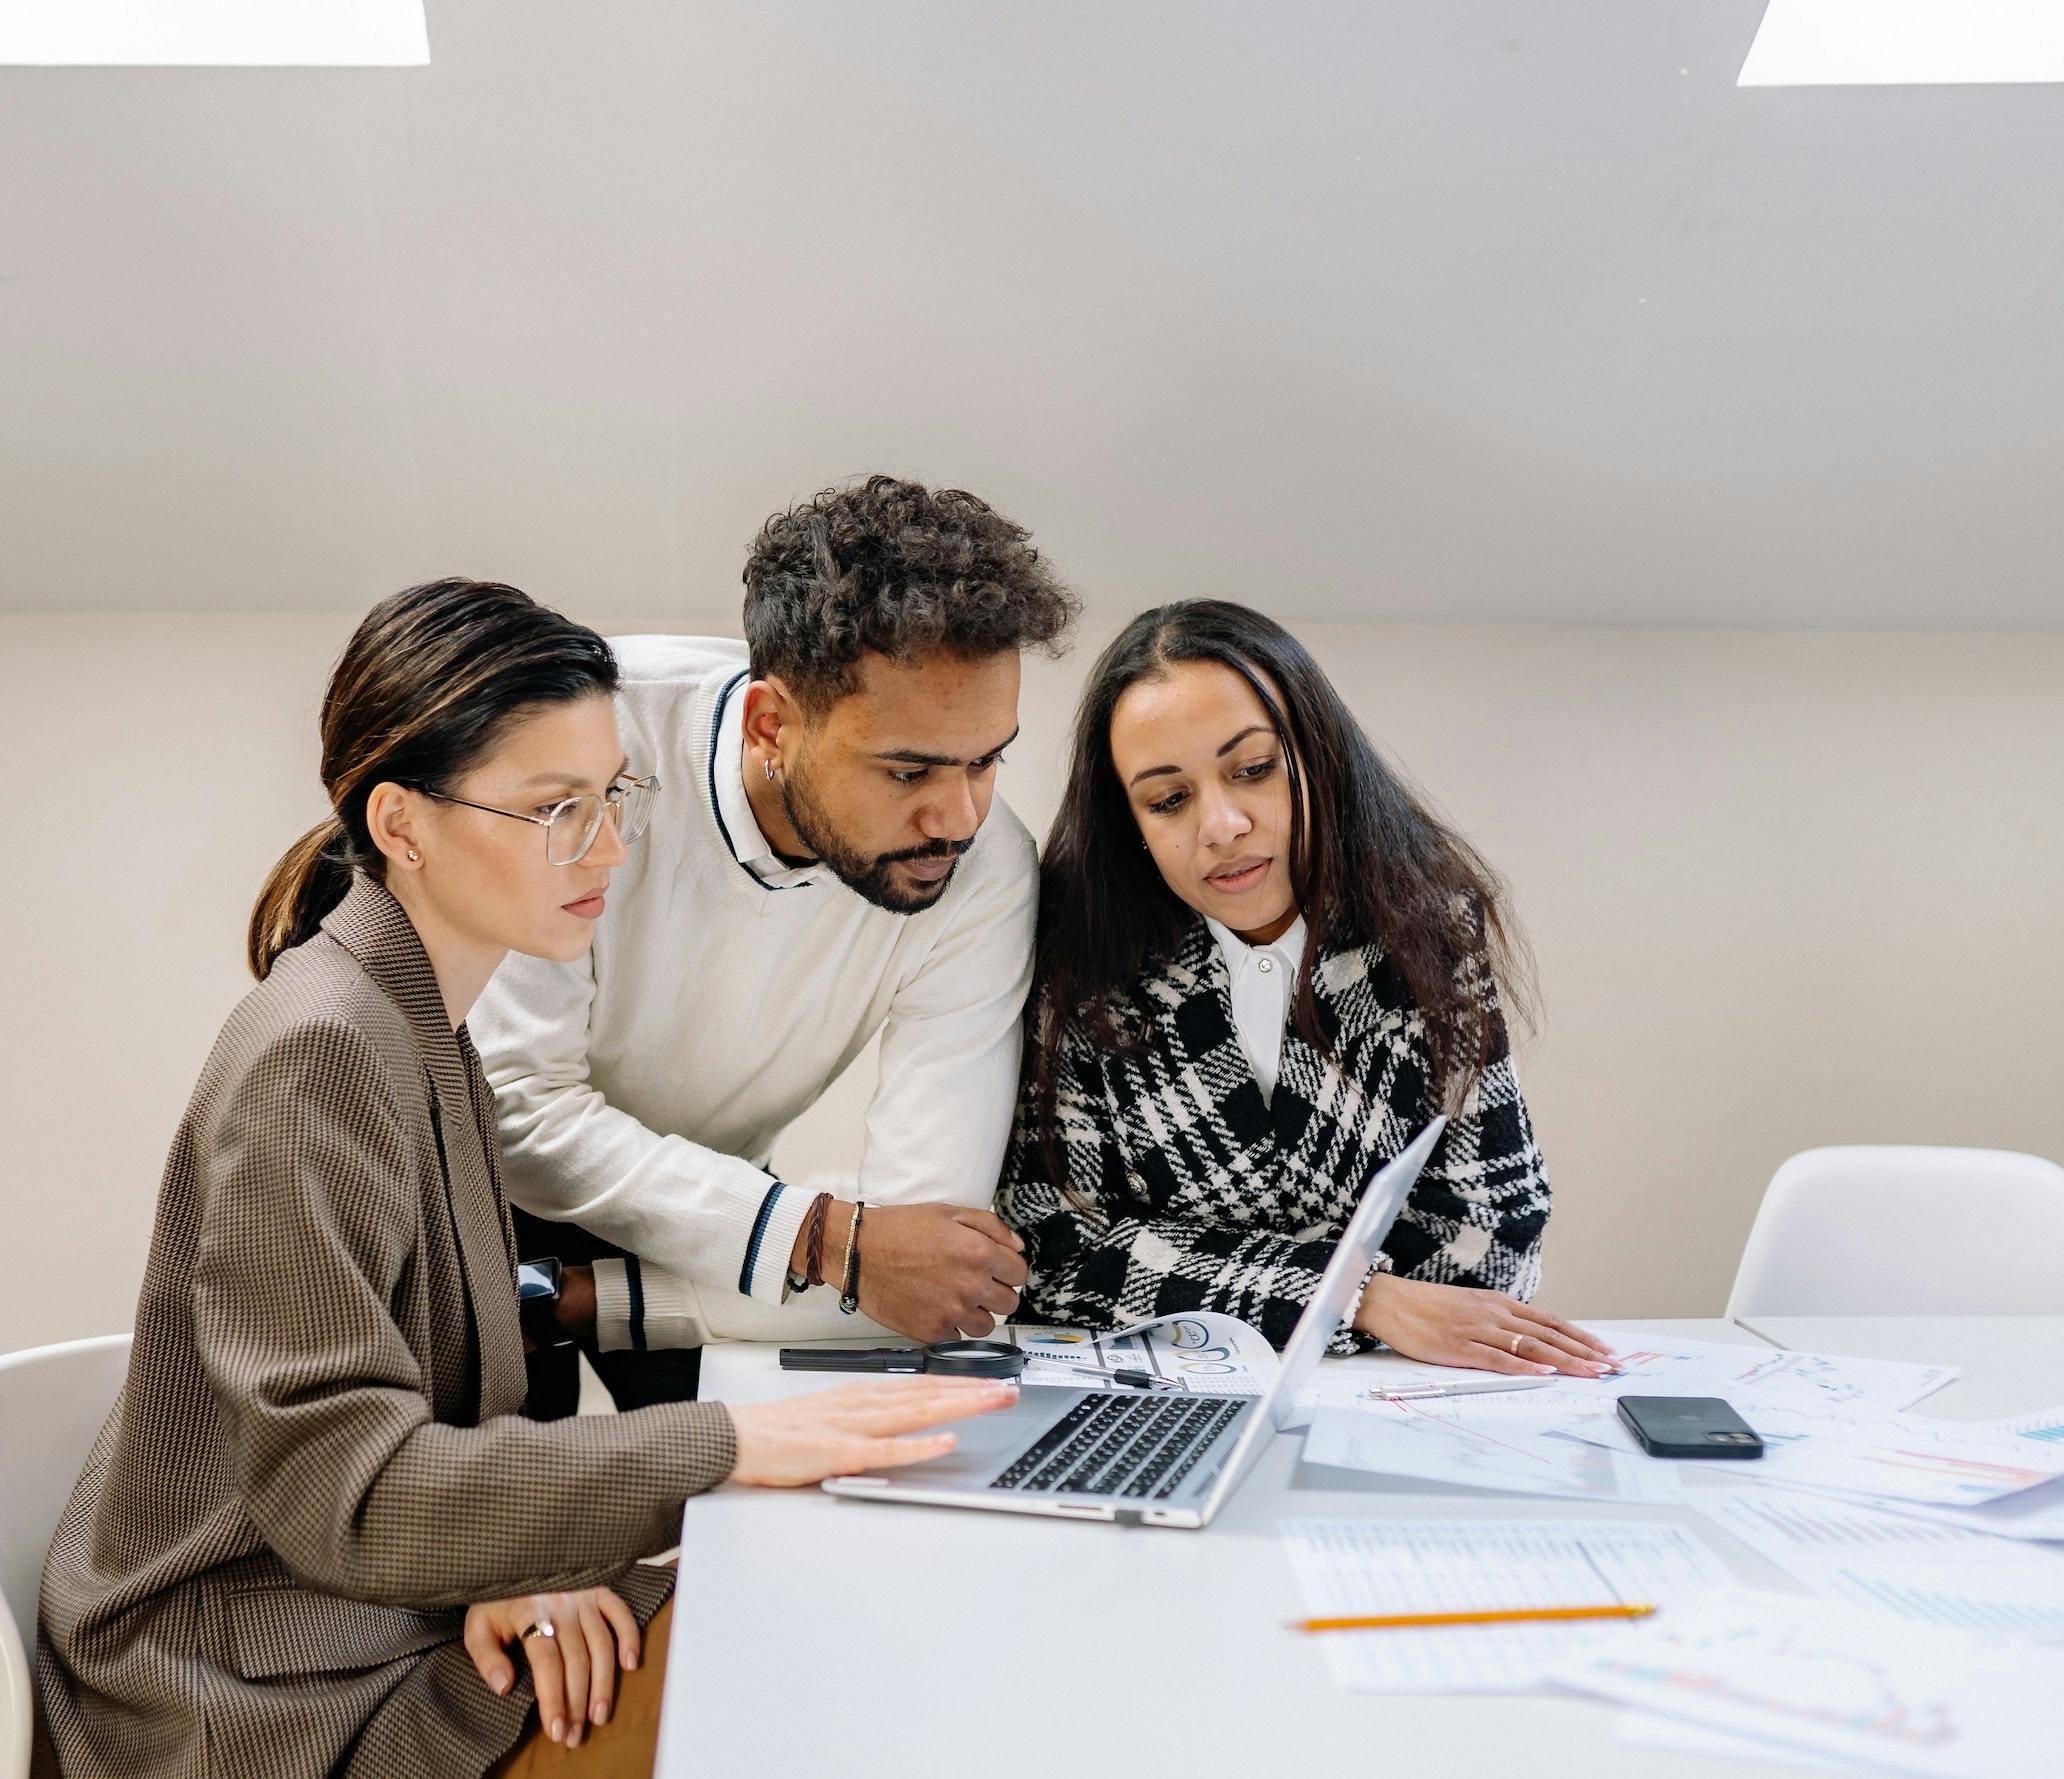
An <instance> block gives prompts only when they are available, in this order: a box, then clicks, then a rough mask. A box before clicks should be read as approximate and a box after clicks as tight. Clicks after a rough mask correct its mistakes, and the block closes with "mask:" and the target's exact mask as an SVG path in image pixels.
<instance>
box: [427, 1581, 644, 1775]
mask: <svg viewBox="0 0 2064 1779" xmlns="http://www.w3.org/2000/svg"><path fill="white" fill-rule="evenodd" d="M545 1627H550V1628H549V1630H547V1629H546V1628H545ZM511 1644H514V1645H516V1646H517V1647H519V1648H520V1649H521V1650H522V1651H523V1657H524V1660H526V1661H527V1662H529V1664H530V1677H531V1682H532V1684H533V1686H534V1688H535V1690H536V1692H537V1707H538V1721H539V1722H540V1723H542V1724H543V1725H544V1726H545V1734H546V1735H548V1736H550V1737H551V1738H552V1740H553V1741H555V1742H563V1743H565V1744H566V1746H567V1747H569V1748H578V1747H579V1746H580V1743H581V1738H582V1737H583V1736H584V1735H585V1734H586V1733H587V1727H588V1725H589V1724H591V1723H597V1724H600V1723H607V1722H608V1721H609V1712H610V1708H611V1707H612V1706H613V1705H614V1704H615V1703H616V1670H617V1667H618V1665H619V1664H621V1665H622V1666H623V1667H626V1668H635V1667H636V1666H637V1665H638V1649H639V1634H638V1619H637V1615H636V1614H635V1613H633V1612H632V1611H631V1609H630V1607H628V1606H626V1605H625V1604H624V1602H623V1600H622V1599H621V1598H620V1597H619V1596H618V1595H617V1594H616V1593H615V1592H613V1591H612V1590H611V1589H609V1588H582V1589H580V1590H578V1591H577V1592H574V1593H570V1594H520V1595H518V1596H516V1597H515V1598H514V1599H510V1600H484V1601H482V1602H481V1603H480V1604H479V1605H478V1606H471V1607H468V1608H467V1610H466V1653H467V1654H468V1655H470V1656H471V1657H472V1658H473V1666H474V1667H476V1668H477V1669H479V1670H480V1678H481V1679H482V1680H484V1681H486V1682H487V1686H488V1689H489V1691H491V1692H494V1693H497V1694H501V1693H506V1692H507V1691H508V1690H509V1688H510V1687H512V1686H514V1685H515V1684H516V1669H515V1666H514V1664H513V1663H512V1662H511V1660H510V1658H509V1655H508V1649H509V1646H510V1645H511Z"/></svg>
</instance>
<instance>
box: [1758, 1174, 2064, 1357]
mask: <svg viewBox="0 0 2064 1779" xmlns="http://www.w3.org/2000/svg"><path fill="white" fill-rule="evenodd" d="M1727 1313H1728V1315H1729V1316H1757V1315H1762V1316H2056V1315H2064V1167H2059V1166H2058V1165H2057V1164H2056V1163H2055V1162H2053V1161H2044V1160H2043V1159H2042V1158H2041V1157H2040V1156H2037V1155H2019V1154H2016V1153H2015V1152H2014V1151H2012V1150H2010V1149H1933V1148H1919V1147H1916V1148H1891V1147H1852V1148H1839V1149H1807V1150H1803V1151H1801V1152H1800V1153H1799V1154H1797V1155H1794V1156H1793V1157H1792V1158H1791V1160H1789V1161H1787V1162H1786V1163H1785V1164H1784V1165H1783V1166H1782V1167H1781V1168H1779V1169H1778V1170H1777V1172H1776V1173H1775V1174H1773V1175H1772V1176H1771V1180H1770V1185H1769V1187H1768V1188H1767V1189H1766V1190H1765V1192H1764V1194H1763V1204H1762V1208H1761V1209H1759V1210H1758V1211H1757V1213H1756V1225H1755V1227H1754V1228H1753V1229H1751V1230H1750V1231H1749V1240H1748V1245H1747V1246H1746V1247H1745V1248H1744V1249H1743V1250H1742V1258H1741V1266H1740V1268H1739V1270H1737V1271H1736V1273H1735V1275H1734V1291H1733V1293H1732V1294H1731V1295H1730V1296H1729V1298H1728V1300H1727Z"/></svg>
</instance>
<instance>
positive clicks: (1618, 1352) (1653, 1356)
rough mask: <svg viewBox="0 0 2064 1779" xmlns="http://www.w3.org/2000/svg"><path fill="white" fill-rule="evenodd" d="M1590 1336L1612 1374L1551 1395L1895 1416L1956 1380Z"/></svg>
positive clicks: (1700, 1345) (1766, 1350)
mask: <svg viewBox="0 0 2064 1779" xmlns="http://www.w3.org/2000/svg"><path fill="white" fill-rule="evenodd" d="M1591 1332H1592V1333H1593V1334H1595V1335H1597V1336H1598V1338H1599V1339H1600V1340H1602V1341H1604V1342H1605V1343H1606V1344H1607V1345H1608V1346H1610V1347H1611V1348H1612V1349H1613V1354H1614V1358H1615V1361H1616V1363H1617V1365H1618V1367H1619V1369H1618V1370H1616V1371H1614V1372H1612V1373H1610V1374H1608V1375H1607V1376H1605V1377H1602V1378H1598V1379H1596V1380H1587V1379H1582V1378H1558V1379H1557V1380H1556V1383H1557V1386H1558V1388H1560V1387H1567V1388H1569V1389H1573V1390H1587V1391H1594V1392H1597V1393H1598V1394H1601V1395H1605V1396H1610V1397H1614V1398H1618V1397H1621V1396H1723V1397H1725V1398H1726V1399H1727V1400H1728V1401H1729V1402H1731V1403H1733V1404H1734V1405H1735V1407H1736V1408H1738V1409H1739V1408H1744V1405H1745V1404H1748V1403H1754V1404H1756V1405H1757V1406H1758V1407H1759V1408H1790V1409H1797V1410H1799V1411H1800V1412H1801V1413H1805V1414H1823V1413H1826V1412H1828V1411H1830V1410H1833V1411H1835V1412H1837V1413H1841V1414H1851V1415H1855V1414H1895V1413H1897V1412H1898V1411H1899V1410H1900V1409H1903V1408H1911V1407H1912V1406H1913V1405H1914V1404H1915V1403H1916V1402H1919V1401H1920V1400H1921V1399H1922V1398H1923V1397H1926V1396H1932V1395H1933V1394H1934V1393H1935V1392H1936V1391H1937V1390H1939V1389H1941V1388H1942V1386H1943V1385H1944V1384H1947V1383H1950V1382H1952V1381H1954V1379H1955V1378H1956V1375H1957V1368H1956V1367H1955V1366H1954V1365H1910V1364H1907V1363H1906V1362H1905V1361H1903V1360H1897V1359H1844V1358H1840V1357H1838V1356H1836V1355H1835V1354H1832V1353H1792V1352H1779V1351H1777V1350H1775V1349H1773V1348H1770V1347H1744V1346H1729V1345H1727V1344H1726V1343H1724V1342H1721V1341H1711V1340H1690V1339H1686V1338H1682V1337H1679V1336H1676V1335H1655V1334H1641V1333H1637V1332H1635V1331H1633V1330H1631V1329H1622V1328H1609V1327H1607V1328H1593V1329H1592V1330H1591Z"/></svg>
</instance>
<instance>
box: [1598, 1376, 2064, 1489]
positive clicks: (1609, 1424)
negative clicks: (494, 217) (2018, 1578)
mask: <svg viewBox="0 0 2064 1779" xmlns="http://www.w3.org/2000/svg"><path fill="white" fill-rule="evenodd" d="M1735 1406H1736V1407H1737V1408H1738V1409H1739V1410H1740V1411H1741V1414H1742V1417H1743V1419H1745V1420H1746V1421H1747V1422H1748V1423H1749V1425H1750V1426H1751V1427H1753V1428H1755V1430H1756V1431H1757V1432H1758V1433H1760V1434H1761V1435H1762V1436H1763V1445H1764V1451H1763V1456H1762V1457H1761V1458H1755V1459H1749V1460H1745V1461H1740V1462H1734V1463H1728V1464H1724V1465H1723V1464H1719V1463H1715V1462H1712V1461H1710V1460H1698V1459H1686V1460H1683V1461H1681V1462H1677V1463H1670V1464H1667V1465H1665V1466H1664V1467H1665V1468H1668V1469H1672V1470H1677V1471H1684V1470H1687V1469H1696V1470H1698V1471H1700V1472H1703V1473H1705V1479H1706V1480H1708V1481H1710V1482H1713V1483H1737V1482H1739V1483H1775V1484H1778V1485H1780V1486H1785V1487H1797V1488H1816V1489H1825V1490H1833V1491H1839V1492H1841V1493H1842V1494H1844V1495H1846V1496H1850V1497H1854V1498H1856V1499H1860V1500H1866V1501H1883V1502H1885V1503H1886V1504H1887V1505H1888V1506H1889V1505H1891V1504H1892V1503H1894V1502H1916V1503H1921V1504H1924V1505H1932V1506H1936V1507H1960V1508H1974V1507H1978V1506H1980V1505H1981V1504H1984V1503H1989V1502H1996V1501H1998V1500H2000V1499H2001V1498H2002V1497H2005V1496H2011V1495H2014V1494H2016V1493H2018V1492H2019V1491H2021V1490H2024V1489H2035V1488H2039V1487H2041V1486H2042V1485H2043V1484H2045V1483H2048V1482H2051V1481H2052V1480H2053V1479H2055V1478H2057V1477H2059V1476H2064V1442H2042V1441H2033V1440H2023V1439H2019V1438H2017V1436H2015V1435H2014V1434H2012V1433H2007V1432H2003V1431H2001V1430H2000V1429H1999V1428H1998V1427H1995V1426H1983V1425H1974V1424H1971V1423H1968V1422H1962V1421H1938V1420H1931V1419H1927V1418H1924V1417H1922V1416H1919V1415H1898V1414H1883V1415H1861V1414H1836V1413H1834V1412H1832V1411H1824V1412H1822V1413H1819V1414H1807V1413H1803V1412H1801V1411H1800V1410H1798V1409H1790V1408H1771V1407H1769V1406H1767V1405H1765V1404H1762V1403H1758V1402H1753V1401H1743V1400H1737V1401H1736V1403H1735ZM1568 1431H1569V1434H1570V1437H1571V1438H1573V1439H1581V1440H1588V1441H1592V1442H1594V1443H1596V1444H1599V1445H1602V1446H1606V1447H1608V1448H1609V1449H1611V1450H1613V1451H1616V1452H1621V1453H1632V1452H1637V1451H1639V1450H1640V1449H1641V1448H1640V1446H1639V1444H1638V1443H1637V1441H1636V1440H1635V1438H1634V1436H1633V1434H1632V1433H1630V1432H1629V1431H1628V1430H1627V1428H1626V1427H1625V1426H1624V1425H1623V1424H1622V1423H1621V1422H1620V1420H1619V1419H1618V1417H1617V1416H1613V1417H1610V1418H1598V1419H1593V1420H1589V1421H1573V1422H1571V1423H1570V1424H1569V1429H1568Z"/></svg>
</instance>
